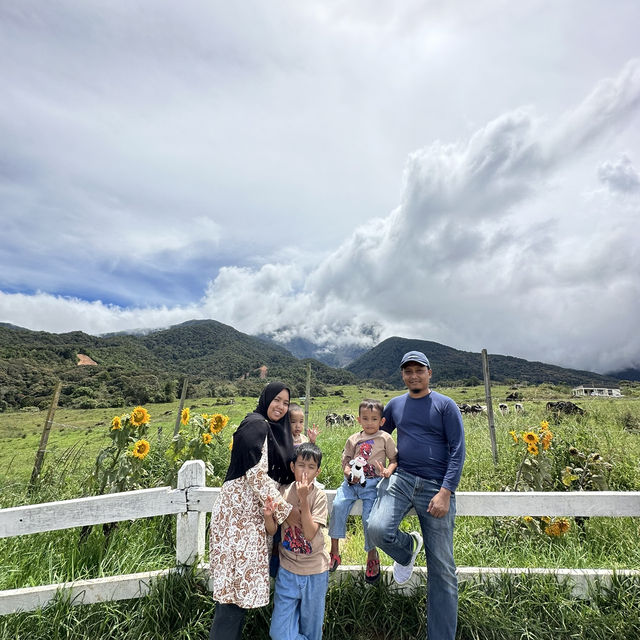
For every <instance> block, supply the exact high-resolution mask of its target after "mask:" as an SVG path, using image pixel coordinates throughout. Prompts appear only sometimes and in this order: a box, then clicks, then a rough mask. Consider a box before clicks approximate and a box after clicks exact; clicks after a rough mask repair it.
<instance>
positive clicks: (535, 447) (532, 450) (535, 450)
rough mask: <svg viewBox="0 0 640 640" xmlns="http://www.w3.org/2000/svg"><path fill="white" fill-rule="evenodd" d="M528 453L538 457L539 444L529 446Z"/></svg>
mask: <svg viewBox="0 0 640 640" xmlns="http://www.w3.org/2000/svg"><path fill="white" fill-rule="evenodd" d="M527 451H528V452H529V453H530V454H531V455H534V456H537V455H538V445H537V444H533V443H532V444H530V445H528V446H527Z"/></svg>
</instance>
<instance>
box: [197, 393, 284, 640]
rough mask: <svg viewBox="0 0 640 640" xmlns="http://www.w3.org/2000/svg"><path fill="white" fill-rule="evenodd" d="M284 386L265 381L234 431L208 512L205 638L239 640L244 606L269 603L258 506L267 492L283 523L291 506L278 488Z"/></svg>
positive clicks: (264, 540) (265, 540)
mask: <svg viewBox="0 0 640 640" xmlns="http://www.w3.org/2000/svg"><path fill="white" fill-rule="evenodd" d="M289 396H290V391H289V389H288V388H287V387H286V386H285V385H284V384H283V383H282V382H271V383H269V384H268V385H267V386H266V387H265V388H264V389H263V391H262V393H261V394H260V398H259V400H258V406H257V407H256V410H255V411H254V412H253V413H250V414H248V415H247V417H246V418H245V419H244V420H243V421H242V422H241V423H240V426H239V427H238V428H237V429H236V432H235V433H234V434H233V447H232V449H231V462H230V464H229V469H228V471H227V476H226V478H225V481H224V484H223V485H222V489H221V491H220V498H219V499H218V500H217V502H216V504H215V505H214V507H213V510H212V513H211V536H210V552H209V555H210V565H211V575H212V578H213V599H214V600H215V601H216V612H215V616H214V619H213V624H212V625H211V631H210V633H209V639H210V640H232V639H235V638H237V639H239V638H240V637H241V635H242V628H243V626H244V619H245V615H246V613H247V609H254V608H257V607H264V606H265V605H267V604H268V603H269V549H270V548H271V538H270V536H268V535H267V532H266V529H265V525H264V516H263V512H262V508H263V506H264V504H265V501H266V499H267V497H268V496H271V498H272V499H273V502H274V504H275V511H274V516H275V517H276V520H277V521H278V523H279V524H280V523H282V522H283V521H284V520H285V519H286V518H287V516H288V515H289V512H290V510H291V505H290V504H289V503H288V502H286V501H285V500H284V499H283V498H282V496H281V495H280V492H279V491H278V487H279V486H280V485H281V484H289V483H290V482H293V480H294V478H293V472H292V471H291V468H290V466H289V462H290V460H291V459H292V458H293V438H292V436H291V428H290V427H289Z"/></svg>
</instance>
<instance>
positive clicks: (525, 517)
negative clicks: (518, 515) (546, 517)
mask: <svg viewBox="0 0 640 640" xmlns="http://www.w3.org/2000/svg"><path fill="white" fill-rule="evenodd" d="M522 519H523V520H524V521H525V522H526V523H527V524H528V523H530V522H533V518H532V517H531V516H524V518H522Z"/></svg>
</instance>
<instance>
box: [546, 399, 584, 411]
mask: <svg viewBox="0 0 640 640" xmlns="http://www.w3.org/2000/svg"><path fill="white" fill-rule="evenodd" d="M547 411H553V412H554V413H556V414H558V415H559V414H561V413H566V414H569V415H571V414H574V413H577V414H578V415H583V414H584V409H581V408H580V407H579V406H578V405H577V404H573V402H569V401H568V400H558V402H547Z"/></svg>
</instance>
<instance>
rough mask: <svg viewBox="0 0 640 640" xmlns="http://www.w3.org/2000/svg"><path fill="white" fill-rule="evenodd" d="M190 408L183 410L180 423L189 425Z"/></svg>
mask: <svg viewBox="0 0 640 640" xmlns="http://www.w3.org/2000/svg"><path fill="white" fill-rule="evenodd" d="M189 415H190V414H189V407H185V408H184V409H183V410H182V413H181V414H180V422H181V423H182V424H184V425H186V424H188V422H189Z"/></svg>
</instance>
